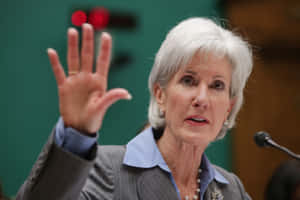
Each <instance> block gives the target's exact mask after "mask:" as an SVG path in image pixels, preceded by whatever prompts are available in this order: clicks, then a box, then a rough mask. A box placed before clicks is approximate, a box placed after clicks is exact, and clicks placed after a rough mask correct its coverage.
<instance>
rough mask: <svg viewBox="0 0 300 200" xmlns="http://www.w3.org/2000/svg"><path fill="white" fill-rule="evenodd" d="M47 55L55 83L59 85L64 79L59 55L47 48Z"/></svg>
mask: <svg viewBox="0 0 300 200" xmlns="http://www.w3.org/2000/svg"><path fill="white" fill-rule="evenodd" d="M47 52H48V57H49V60H50V63H51V66H52V69H53V73H54V76H55V78H56V82H57V85H58V86H60V85H61V84H63V82H64V81H65V79H66V75H65V72H64V70H63V68H62V66H61V64H60V61H59V57H58V55H57V53H56V51H55V50H54V49H51V48H49V49H48V50H47Z"/></svg>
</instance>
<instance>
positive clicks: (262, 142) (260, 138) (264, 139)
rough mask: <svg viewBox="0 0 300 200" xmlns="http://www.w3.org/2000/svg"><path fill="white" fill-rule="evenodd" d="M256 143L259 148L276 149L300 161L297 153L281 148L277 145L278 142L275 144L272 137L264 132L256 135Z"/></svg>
mask: <svg viewBox="0 0 300 200" xmlns="http://www.w3.org/2000/svg"><path fill="white" fill-rule="evenodd" d="M254 141H255V143H256V144H257V146H259V147H268V146H270V147H275V148H277V149H279V150H280V151H283V152H285V153H287V154H289V155H290V156H291V157H293V158H295V159H296V160H300V155H297V154H295V153H293V152H292V151H290V150H289V149H287V148H286V147H283V146H280V145H279V144H277V143H276V142H274V141H273V140H272V138H271V136H270V135H269V134H268V133H266V132H263V131H259V132H257V133H255V134H254Z"/></svg>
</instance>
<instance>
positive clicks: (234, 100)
mask: <svg viewBox="0 0 300 200" xmlns="http://www.w3.org/2000/svg"><path fill="white" fill-rule="evenodd" d="M235 102H236V97H234V98H232V99H230V105H229V108H228V110H227V112H228V115H229V113H230V112H231V110H232V108H233V106H234V105H235Z"/></svg>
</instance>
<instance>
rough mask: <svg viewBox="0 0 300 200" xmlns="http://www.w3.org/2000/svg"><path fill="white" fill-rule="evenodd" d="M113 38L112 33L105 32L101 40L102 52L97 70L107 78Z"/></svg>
mask: <svg viewBox="0 0 300 200" xmlns="http://www.w3.org/2000/svg"><path fill="white" fill-rule="evenodd" d="M111 45H112V39H111V36H110V34H108V33H106V32H103V33H102V35H101V42H100V54H99V56H98V57H97V63H96V71H97V73H99V74H100V75H101V76H103V77H105V78H106V79H107V76H108V69H109V65H110V56H111Z"/></svg>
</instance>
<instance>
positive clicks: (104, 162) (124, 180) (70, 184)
mask: <svg viewBox="0 0 300 200" xmlns="http://www.w3.org/2000/svg"><path fill="white" fill-rule="evenodd" d="M53 137H54V133H52V134H51V136H50V139H49V140H48V142H47V143H46V145H45V146H44V148H43V151H42V152H41V153H40V155H39V157H38V159H37V161H36V163H35V165H34V166H33V168H32V171H31V173H30V175H29V177H28V178H27V180H26V181H25V182H24V184H23V185H22V187H21V188H20V190H19V192H18V194H17V198H16V199H17V200H78V199H80V200H104V199H109V200H121V199H122V200H138V199H139V200H141V199H142V200H167V199H168V200H170V199H172V200H173V199H174V200H178V199H179V198H178V195H177V192H176V190H175V188H174V185H173V184H172V182H171V180H170V178H169V175H168V174H167V173H166V172H164V171H163V170H161V169H160V168H158V167H154V168H151V169H141V168H135V167H129V166H126V165H123V164H122V163H123V156H124V153H125V146H97V145H95V146H94V147H93V149H92V152H91V156H90V158H89V159H87V160H84V159H81V158H80V157H78V156H76V155H74V154H72V153H70V152H67V151H65V150H64V149H62V148H60V147H58V146H57V145H56V144H55V143H54V141H53V139H54V138H53ZM214 167H215V168H216V169H217V170H218V171H219V172H220V173H221V174H222V175H223V176H224V177H225V178H226V179H227V180H228V181H229V184H221V183H218V182H215V181H213V182H212V183H211V184H210V185H209V186H208V189H207V191H206V192H205V195H204V199H205V200H222V199H224V200H240V199H245V200H248V199H250V197H249V195H248V194H247V193H246V192H245V190H244V187H243V185H242V183H241V182H240V180H239V179H238V178H237V176H235V175H234V174H232V173H229V172H227V171H225V170H224V169H222V168H220V167H217V166H214Z"/></svg>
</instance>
